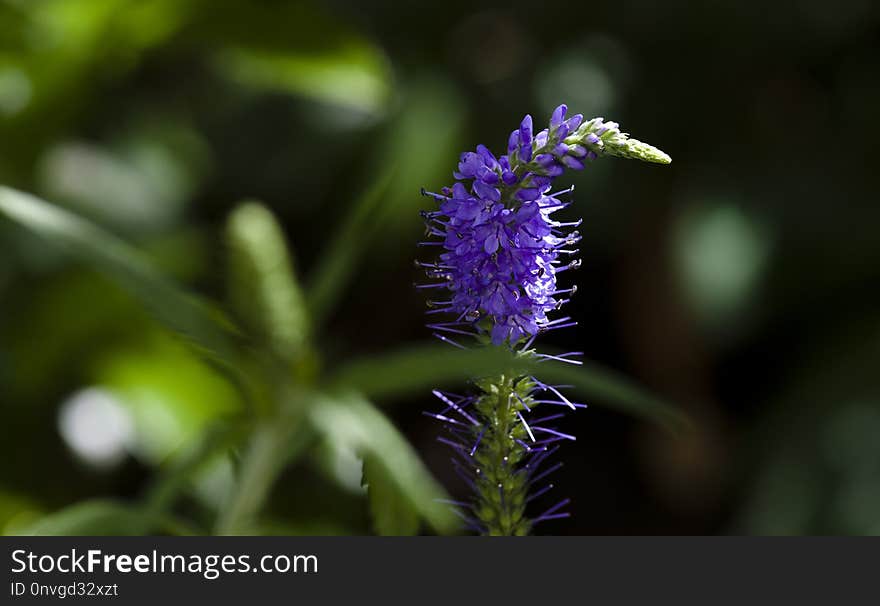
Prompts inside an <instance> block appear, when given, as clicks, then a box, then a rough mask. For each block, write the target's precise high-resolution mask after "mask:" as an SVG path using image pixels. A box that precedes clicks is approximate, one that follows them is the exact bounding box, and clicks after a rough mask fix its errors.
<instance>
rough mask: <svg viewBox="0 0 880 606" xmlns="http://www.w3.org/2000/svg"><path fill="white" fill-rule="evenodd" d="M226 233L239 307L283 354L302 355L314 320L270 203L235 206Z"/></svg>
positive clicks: (233, 290) (253, 329) (289, 357)
mask: <svg viewBox="0 0 880 606" xmlns="http://www.w3.org/2000/svg"><path fill="white" fill-rule="evenodd" d="M226 233H227V242H228V245H229V249H230V251H229V252H230V254H229V274H230V276H229V282H230V285H229V291H230V293H229V294H230V299H231V300H232V304H233V307H234V309H235V310H236V311H237V312H238V314H239V315H240V317H241V319H242V321H243V322H244V323H245V324H246V325H247V327H248V329H249V331H250V333H251V334H252V335H254V336H256V337H257V338H258V339H259V341H260V342H261V343H263V344H265V345H266V346H268V347H269V348H271V349H272V350H274V351H275V353H277V354H278V355H279V356H281V357H282V358H283V359H285V360H288V361H290V360H293V359H295V358H296V357H298V356H300V355H302V354H303V348H304V347H305V346H306V341H307V339H308V325H309V322H308V318H307V313H306V309H305V302H304V301H303V295H302V292H301V291H300V288H299V284H298V283H297V281H296V277H295V274H294V271H293V261H292V259H291V258H290V255H289V253H288V250H287V245H286V244H285V242H284V234H283V233H282V231H281V227H280V226H279V225H278V223H277V221H276V220H275V218H274V217H273V216H272V213H271V212H270V211H269V210H268V209H267V208H266V207H265V206H262V205H260V204H258V203H256V202H248V203H245V204H243V205H241V206H239V207H238V208H237V209H235V210H234V211H233V212H232V215H231V216H230V217H229V222H228V224H227V229H226Z"/></svg>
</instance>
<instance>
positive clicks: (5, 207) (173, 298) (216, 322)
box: [0, 186, 237, 370]
mask: <svg viewBox="0 0 880 606" xmlns="http://www.w3.org/2000/svg"><path fill="white" fill-rule="evenodd" d="M0 215H4V216H6V217H7V218H9V219H10V220H12V221H14V222H16V223H17V224H19V225H20V226H22V227H25V228H27V229H28V230H30V231H32V232H33V233H35V234H37V235H38V236H40V237H42V238H44V239H45V240H46V241H47V242H48V243H49V244H50V245H54V246H60V247H63V248H65V249H66V250H67V251H68V252H69V253H70V254H72V255H74V256H77V257H79V258H80V259H82V260H84V261H86V262H88V263H90V264H91V265H93V266H94V267H95V268H96V269H98V270H100V271H102V272H104V273H106V274H107V275H108V276H109V277H111V278H112V279H113V280H114V281H115V282H116V283H117V284H119V285H120V286H121V287H122V288H124V289H125V290H126V291H128V292H129V294H131V295H132V296H134V297H135V298H136V299H138V301H140V303H141V304H142V305H144V306H145V307H146V308H147V309H148V310H149V311H150V312H151V313H153V314H154V315H155V316H156V318H157V319H158V320H159V321H160V322H162V323H163V324H164V325H165V326H167V327H169V328H170V329H171V330H173V331H174V332H176V333H177V334H179V335H181V336H183V337H184V338H185V339H186V340H187V341H188V342H189V343H190V344H192V345H193V346H194V347H195V348H196V349H197V350H198V351H199V352H200V353H202V354H204V355H205V356H206V357H207V358H208V359H210V360H212V361H214V362H216V363H219V364H221V365H223V366H224V367H226V368H227V369H231V370H234V369H235V362H234V361H235V358H236V355H237V354H236V350H235V346H234V341H233V331H232V329H231V326H230V325H229V324H228V323H226V322H225V321H224V320H223V319H222V318H221V317H220V314H219V312H217V311H215V310H212V309H210V308H209V306H208V305H207V304H206V303H205V302H203V301H200V300H198V299H196V298H194V297H192V296H191V295H189V294H187V293H185V292H184V291H182V290H180V289H179V288H178V287H177V286H176V285H174V284H172V283H171V282H169V281H168V280H166V279H165V278H164V277H163V276H162V275H161V274H159V273H158V272H157V271H156V270H155V268H153V266H151V265H150V264H148V263H147V262H146V261H145V260H144V259H143V257H142V256H141V254H140V253H139V252H138V251H136V250H135V249H133V248H131V247H130V246H129V245H128V244H126V243H125V242H123V241H122V240H120V239H119V238H117V237H115V236H113V235H111V234H109V233H107V232H105V231H104V230H102V229H101V228H99V227H98V226H96V225H94V224H92V223H89V222H88V221H85V220H84V219H82V218H80V217H77V216H76V215H73V214H71V213H69V212H67V211H65V210H63V209H61V208H58V207H57V206H53V205H51V204H49V203H47V202H45V201H43V200H40V199H39V198H37V197H35V196H32V195H30V194H27V193H24V192H21V191H17V190H14V189H10V188H8V187H2V186H0Z"/></svg>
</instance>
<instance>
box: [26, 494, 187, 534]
mask: <svg viewBox="0 0 880 606" xmlns="http://www.w3.org/2000/svg"><path fill="white" fill-rule="evenodd" d="M156 530H160V531H162V532H166V533H173V534H190V531H189V530H188V529H187V528H186V527H185V526H183V525H181V524H178V523H177V522H176V521H174V520H170V519H165V518H161V517H159V516H156V515H150V514H147V513H146V511H145V510H143V509H140V508H137V507H133V506H131V505H126V504H124V503H120V502H117V501H108V500H93V501H84V502H82V503H76V504H74V505H71V506H70V507H67V508H65V509H62V510H60V511H57V512H55V513H53V514H50V515H48V516H46V517H44V518H41V519H40V520H38V521H36V522H34V523H33V524H31V525H29V526H25V527H23V528H16V529H15V534H17V535H19V536H82V535H92V536H137V535H143V534H148V533H150V532H153V531H156Z"/></svg>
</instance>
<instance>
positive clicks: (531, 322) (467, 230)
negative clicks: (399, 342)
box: [422, 105, 587, 346]
mask: <svg viewBox="0 0 880 606" xmlns="http://www.w3.org/2000/svg"><path fill="white" fill-rule="evenodd" d="M565 114H566V108H565V106H564V105H561V106H560V107H558V108H557V109H556V111H554V112H553V117H552V118H551V120H550V127H549V128H548V129H544V130H542V131H540V132H539V133H537V134H533V131H532V128H533V124H532V118H531V116H526V117H525V118H524V119H523V120H522V122H521V123H520V125H519V127H518V128H517V129H516V130H514V131H513V132H512V133H511V134H510V138H509V141H508V153H507V154H506V155H503V156H501V157H499V158H496V157H495V156H494V155H493V154H492V152H491V151H489V149H488V148H486V147H485V146H483V145H480V146H478V147H477V149H476V151H475V152H465V153H463V154H462V155H461V157H460V159H459V163H458V169H457V170H456V171H455V172H454V173H453V175H454V177H455V178H456V179H457V181H456V183H455V184H454V185H453V186H452V188H451V189H450V188H444V189H443V190H442V191H441V193H440V194H433V193H432V194H429V195H431V196H432V197H434V198H435V199H436V200H437V201H438V202H439V209H438V210H434V211H430V212H425V213H423V215H424V216H425V219H426V223H427V227H428V234H429V236H434V237H436V238H438V239H439V240H440V242H439V244H440V246H441V247H442V250H441V252H440V254H439V256H438V258H437V261H436V262H434V263H427V264H422V265H423V266H424V267H425V269H426V272H427V275H428V277H429V278H431V279H432V280H440V282H432V283H429V284H425V285H422V288H437V289H446V290H447V291H448V293H449V297H448V298H446V299H440V298H437V299H434V300H432V301H431V302H430V304H431V307H432V309H431V311H429V313H430V314H432V315H434V314H438V313H448V314H449V315H450V320H451V322H446V323H442V324H436V323H435V324H431V327H432V328H434V329H435V330H437V331H438V332H440V333H446V334H460V333H462V332H470V333H472V334H477V335H482V334H486V335H488V336H489V337H490V338H491V341H492V343H494V344H495V345H500V344H502V343H509V344H510V345H511V346H512V345H515V344H517V343H519V342H520V341H522V340H524V339H529V338H531V337H534V336H535V335H537V334H538V333H539V332H541V331H542V330H546V329H549V328H550V327H551V324H550V322H551V319H550V318H549V317H548V314H550V313H551V312H553V311H555V310H556V309H558V308H559V307H560V306H561V305H562V304H563V303H565V301H566V300H567V299H566V298H565V297H564V296H561V295H565V294H567V293H569V292H571V290H566V291H560V290H559V289H558V288H557V282H556V277H557V274H558V273H560V272H561V271H564V270H565V269H568V268H570V267H575V266H576V265H577V261H572V260H571V259H570V258H569V255H572V254H574V253H576V252H577V251H575V250H573V249H572V248H571V247H572V245H574V244H575V243H576V242H577V241H578V240H579V239H580V236H579V235H578V233H577V232H571V233H569V232H568V231H567V228H569V227H571V226H572V225H574V224H566V223H560V222H558V221H555V220H553V218H552V215H553V213H555V212H556V211H558V210H560V209H562V208H565V207H566V206H568V205H569V204H570V202H568V201H564V200H562V199H561V196H562V195H563V194H567V193H569V191H570V190H564V191H562V192H556V193H551V191H550V189H551V185H552V182H553V179H554V178H555V177H557V176H559V175H561V174H562V172H563V171H564V170H565V168H573V169H576V170H579V169H581V168H583V167H584V164H583V158H585V157H586V156H587V149H586V148H585V147H583V146H581V145H577V144H572V145H569V144H567V143H565V142H563V139H564V138H565V136H567V135H568V134H569V133H570V132H571V130H572V129H574V128H577V127H578V126H579V125H580V124H581V122H582V120H583V117H582V116H580V115H578V116H575V117H573V118H570V119H568V120H566V119H565ZM535 152H537V153H535ZM424 244H425V245H436V244H437V242H434V241H432V242H425V243H424ZM444 340H451V339H450V337H444Z"/></svg>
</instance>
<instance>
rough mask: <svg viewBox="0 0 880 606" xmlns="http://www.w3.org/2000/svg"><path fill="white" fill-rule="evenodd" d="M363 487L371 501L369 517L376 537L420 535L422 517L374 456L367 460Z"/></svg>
mask: <svg viewBox="0 0 880 606" xmlns="http://www.w3.org/2000/svg"><path fill="white" fill-rule="evenodd" d="M363 485H364V486H366V488H367V497H368V498H369V500H370V515H371V517H372V519H373V528H374V530H375V531H376V534H378V535H382V536H413V535H416V534H418V532H419V516H418V513H417V512H416V510H415V508H414V507H413V506H412V505H411V504H410V503H409V502H408V501H407V500H406V499H404V498H403V495H402V494H401V492H400V489H399V488H398V487H397V486H396V485H395V484H394V483H393V482H392V481H391V478H390V477H389V476H388V473H387V471H386V470H385V468H384V467H383V466H382V463H381V462H380V461H378V460H377V459H376V457H373V456H366V457H364V477H363Z"/></svg>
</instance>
